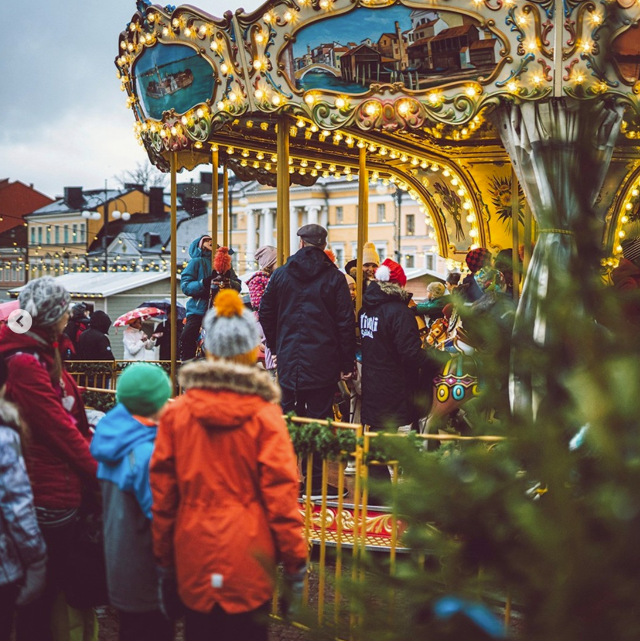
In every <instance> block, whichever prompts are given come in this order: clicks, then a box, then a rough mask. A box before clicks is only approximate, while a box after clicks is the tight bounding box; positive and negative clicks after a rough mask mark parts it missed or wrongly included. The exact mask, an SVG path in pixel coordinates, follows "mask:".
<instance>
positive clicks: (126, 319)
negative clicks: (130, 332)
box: [113, 307, 164, 327]
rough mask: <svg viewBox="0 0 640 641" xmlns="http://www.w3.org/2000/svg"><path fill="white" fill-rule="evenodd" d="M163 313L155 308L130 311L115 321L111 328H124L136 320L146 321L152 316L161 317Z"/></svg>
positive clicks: (140, 308)
mask: <svg viewBox="0 0 640 641" xmlns="http://www.w3.org/2000/svg"><path fill="white" fill-rule="evenodd" d="M163 313H164V312H163V311H162V310H161V309H158V308H157V307H138V308H136V309H132V310H131V311H130V312H127V313H126V314H122V316H120V317H119V318H117V319H116V321H115V323H114V324H113V326H114V327H124V326H125V325H128V324H129V323H130V322H131V321H132V320H135V319H136V318H140V319H141V320H148V319H149V318H153V317H154V316H162V314H163Z"/></svg>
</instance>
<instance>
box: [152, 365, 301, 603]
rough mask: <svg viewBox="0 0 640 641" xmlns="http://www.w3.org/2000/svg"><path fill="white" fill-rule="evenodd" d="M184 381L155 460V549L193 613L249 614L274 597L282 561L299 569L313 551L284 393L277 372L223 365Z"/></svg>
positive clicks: (163, 423) (186, 373)
mask: <svg viewBox="0 0 640 641" xmlns="http://www.w3.org/2000/svg"><path fill="white" fill-rule="evenodd" d="M180 382H181V384H182V385H183V386H184V387H185V389H186V390H187V391H186V393H185V394H184V395H182V396H181V397H179V398H178V399H176V400H175V401H174V402H173V403H171V405H170V406H169V407H168V408H167V410H166V411H165V412H164V414H163V415H162V418H161V419H160V427H159V429H158V437H157V440H156V446H155V450H154V453H153V457H152V459H151V468H150V472H151V474H150V476H151V491H152V494H153V506H152V512H153V521H152V525H151V527H152V532H153V551H154V554H155V556H156V560H157V561H158V563H159V564H160V565H162V566H169V565H174V564H175V567H176V573H177V578H178V591H179V593H180V597H181V599H182V600H183V601H184V603H185V604H186V605H187V607H189V608H191V609H192V610H196V611H198V612H203V613H205V612H210V611H211V609H212V608H213V606H214V605H215V604H216V603H218V604H220V606H221V607H222V608H223V609H224V610H225V612H228V613H230V614H236V613H240V612H248V611H250V610H254V609H256V608H257V607H259V606H260V605H262V604H263V603H265V602H266V601H268V600H269V599H270V598H271V596H272V594H273V580H272V576H273V570H274V567H273V566H274V565H275V563H276V562H277V561H282V563H283V564H284V566H285V571H288V572H295V571H297V570H299V569H300V567H301V566H302V565H303V564H304V563H305V560H306V555H307V546H306V543H305V541H304V538H303V534H302V516H301V514H300V511H299V509H298V503H297V496H298V470H297V465H296V456H295V453H294V451H293V446H292V444H291V440H290V438H289V434H288V432H287V428H286V425H285V423H284V420H283V418H282V412H281V409H280V406H279V405H276V404H275V403H276V402H277V401H278V397H279V394H278V391H277V389H276V388H275V387H274V385H273V383H272V382H271V378H270V376H269V374H268V373H267V372H265V371H263V370H259V369H257V368H255V367H247V366H244V365H235V364H232V363H227V362H221V361H216V362H215V363H214V362H209V361H201V362H197V363H193V364H191V365H187V366H185V367H183V368H182V370H181V371H180Z"/></svg>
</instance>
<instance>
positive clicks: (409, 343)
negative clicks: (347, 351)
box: [358, 281, 430, 428]
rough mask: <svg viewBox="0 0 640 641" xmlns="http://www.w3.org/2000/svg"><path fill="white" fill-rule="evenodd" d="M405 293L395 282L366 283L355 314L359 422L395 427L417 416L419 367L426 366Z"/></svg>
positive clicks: (427, 361) (426, 362) (424, 352)
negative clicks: (358, 346)
mask: <svg viewBox="0 0 640 641" xmlns="http://www.w3.org/2000/svg"><path fill="white" fill-rule="evenodd" d="M409 298H410V294H409V293H407V292H406V291H405V290H403V289H402V288H401V287H400V286H398V285H396V284H395V283H379V282H377V281H374V282H371V283H369V286H368V287H367V289H366V291H365V293H364V296H363V299H362V309H361V310H360V314H359V316H358V318H359V322H360V340H361V342H362V423H363V424H365V425H371V426H373V427H394V428H397V427H400V426H401V425H408V424H410V423H412V422H413V421H414V420H415V419H416V418H418V416H417V412H416V410H415V408H414V396H415V393H416V392H417V385H418V382H419V380H420V377H419V375H420V368H421V367H423V366H426V365H428V364H430V363H429V358H428V355H427V352H426V351H425V350H423V349H422V344H421V341H420V333H419V331H418V325H417V323H416V318H415V315H414V313H413V311H412V310H411V309H409V308H408V307H407V303H408V301H409Z"/></svg>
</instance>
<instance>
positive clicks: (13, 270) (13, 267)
mask: <svg viewBox="0 0 640 641" xmlns="http://www.w3.org/2000/svg"><path fill="white" fill-rule="evenodd" d="M11 280H12V281H14V282H15V281H17V280H18V266H17V265H16V264H15V263H11Z"/></svg>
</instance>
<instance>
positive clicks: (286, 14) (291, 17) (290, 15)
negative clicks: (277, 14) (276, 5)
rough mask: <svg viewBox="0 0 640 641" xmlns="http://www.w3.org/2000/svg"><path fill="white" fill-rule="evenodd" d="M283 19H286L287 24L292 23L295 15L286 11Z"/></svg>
mask: <svg viewBox="0 0 640 641" xmlns="http://www.w3.org/2000/svg"><path fill="white" fill-rule="evenodd" d="M282 17H283V18H284V19H285V22H291V20H292V19H293V14H292V13H291V11H285V12H284V16H282Z"/></svg>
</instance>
